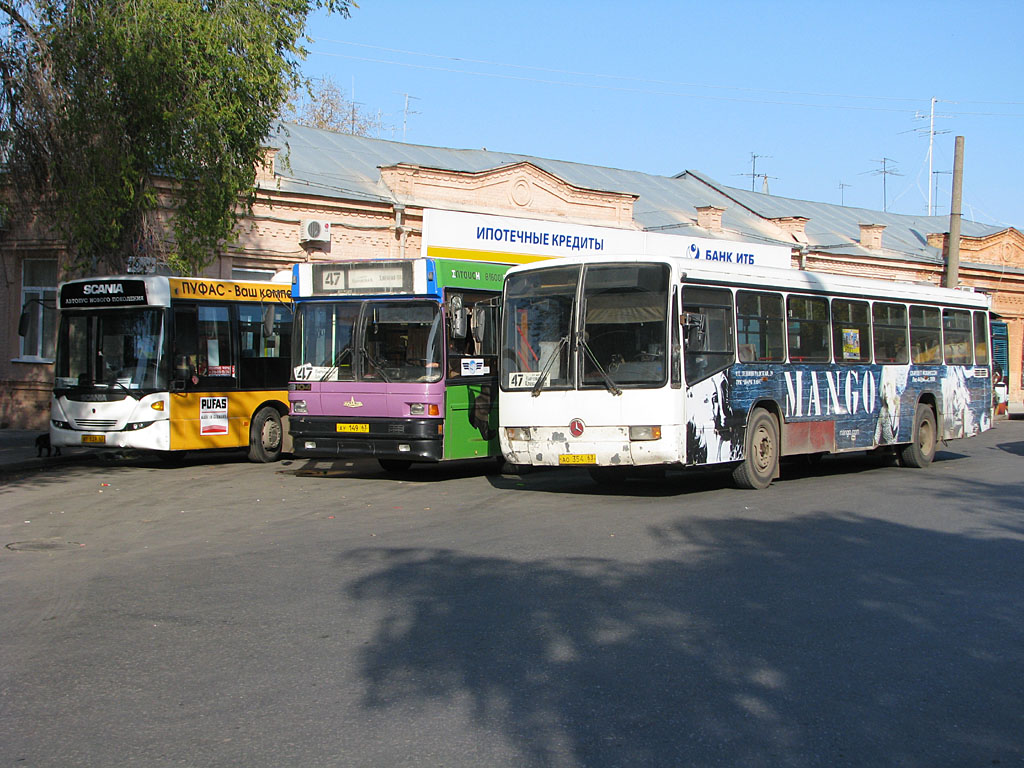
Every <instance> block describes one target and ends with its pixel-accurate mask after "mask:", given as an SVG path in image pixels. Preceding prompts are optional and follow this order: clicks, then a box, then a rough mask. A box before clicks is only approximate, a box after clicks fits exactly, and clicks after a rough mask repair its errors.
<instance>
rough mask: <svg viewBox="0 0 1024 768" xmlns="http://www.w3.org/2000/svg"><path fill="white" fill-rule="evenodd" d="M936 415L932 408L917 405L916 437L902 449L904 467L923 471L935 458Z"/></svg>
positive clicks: (915, 412) (915, 419) (901, 460)
mask: <svg viewBox="0 0 1024 768" xmlns="http://www.w3.org/2000/svg"><path fill="white" fill-rule="evenodd" d="M936 436H937V432H936V429H935V413H934V412H933V411H932V409H931V406H929V405H925V404H924V403H918V404H917V410H916V411H914V436H913V439H912V440H911V442H909V443H907V444H906V445H904V446H903V447H902V448H900V462H901V463H902V464H903V466H904V467H915V468H917V469H921V468H922V467H927V466H928V465H929V464H931V463H932V459H934V458H935V443H936Z"/></svg>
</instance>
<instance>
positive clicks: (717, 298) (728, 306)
mask: <svg viewBox="0 0 1024 768" xmlns="http://www.w3.org/2000/svg"><path fill="white" fill-rule="evenodd" d="M733 317H735V314H734V312H733V302H732V291H729V290H727V289H724V288H703V287H697V286H692V285H688V286H686V287H685V288H684V289H683V306H682V309H681V311H680V313H679V322H680V323H681V325H682V328H683V374H684V376H685V377H686V383H687V385H688V386H693V385H694V384H696V383H697V382H699V381H702V380H704V379H706V378H708V377H709V376H711V375H713V374H715V373H718V372H719V371H723V370H725V369H726V368H728V367H729V366H730V365H732V363H733V362H734V361H735V359H736V358H735V355H736V352H735V342H734V338H733Z"/></svg>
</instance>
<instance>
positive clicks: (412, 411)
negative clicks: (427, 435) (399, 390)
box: [409, 403, 441, 416]
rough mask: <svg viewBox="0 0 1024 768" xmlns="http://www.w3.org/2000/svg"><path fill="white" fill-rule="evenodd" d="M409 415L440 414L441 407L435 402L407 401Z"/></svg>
mask: <svg viewBox="0 0 1024 768" xmlns="http://www.w3.org/2000/svg"><path fill="white" fill-rule="evenodd" d="M409 415H410V416H440V415H441V409H440V408H438V407H437V403H409Z"/></svg>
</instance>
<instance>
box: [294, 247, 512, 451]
mask: <svg viewBox="0 0 1024 768" xmlns="http://www.w3.org/2000/svg"><path fill="white" fill-rule="evenodd" d="M508 266H509V265H507V264H495V263H490V262H482V261H468V260H466V261H459V260H447V259H435V258H410V259H387V260H379V261H342V262H337V261H334V262H325V263H308V264H296V265H295V266H294V267H293V274H292V298H293V299H294V301H295V329H294V336H293V343H294V347H293V351H292V376H291V383H290V384H289V395H288V396H289V400H290V406H291V407H290V418H289V429H290V432H291V435H292V438H293V442H294V454H295V456H296V457H299V458H373V459H377V461H379V462H380V465H381V466H382V467H383V468H384V469H386V470H390V471H401V470H405V469H407V468H409V466H410V465H411V464H413V463H414V462H426V463H437V462H442V461H450V460H457V459H476V458H496V459H499V460H500V458H501V451H500V447H499V444H498V431H497V428H498V422H497V390H496V388H497V373H498V372H497V340H496V339H497V336H496V334H497V330H498V305H499V301H500V295H501V287H502V281H503V279H504V275H505V271H506V270H507V269H508Z"/></svg>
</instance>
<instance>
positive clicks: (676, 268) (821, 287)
mask: <svg viewBox="0 0 1024 768" xmlns="http://www.w3.org/2000/svg"><path fill="white" fill-rule="evenodd" d="M623 263H630V264H667V265H669V266H670V267H671V268H672V269H673V272H674V274H675V275H676V276H677V277H676V279H678V280H680V281H685V282H700V283H708V284H718V285H728V286H731V287H737V288H751V289H755V290H757V289H760V290H778V291H787V292H801V293H803V292H808V293H827V294H839V295H843V296H857V297H863V298H868V299H888V300H889V301H911V302H914V301H917V302H925V303H934V304H949V305H956V306H963V307H971V308H974V309H989V307H990V306H991V298H990V297H989V296H988V295H987V294H985V293H981V292H977V291H974V290H965V289H960V288H942V287H940V286H936V285H933V284H931V283H910V282H901V281H896V280H875V279H870V278H865V277H854V276H852V275H837V274H831V273H827V272H812V271H808V270H802V269H775V268H771V267H758V266H746V265H744V266H742V267H737V266H736V265H734V264H728V263H717V262H716V263H715V266H706V265H704V264H702V263H699V262H697V261H695V260H693V259H690V258H686V257H660V258H659V257H652V256H637V257H635V258H633V257H628V256H627V257H624V256H608V257H604V258H602V257H595V256H570V257H565V258H559V259H553V260H550V261H543V262H534V263H531V264H523V265H519V266H516V267H513V268H511V269H510V270H509V271H508V273H507V276H506V279H507V278H508V277H512V276H513V275H516V274H519V273H522V272H532V271H536V270H538V269H550V268H552V267H556V266H564V265H569V264H623Z"/></svg>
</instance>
